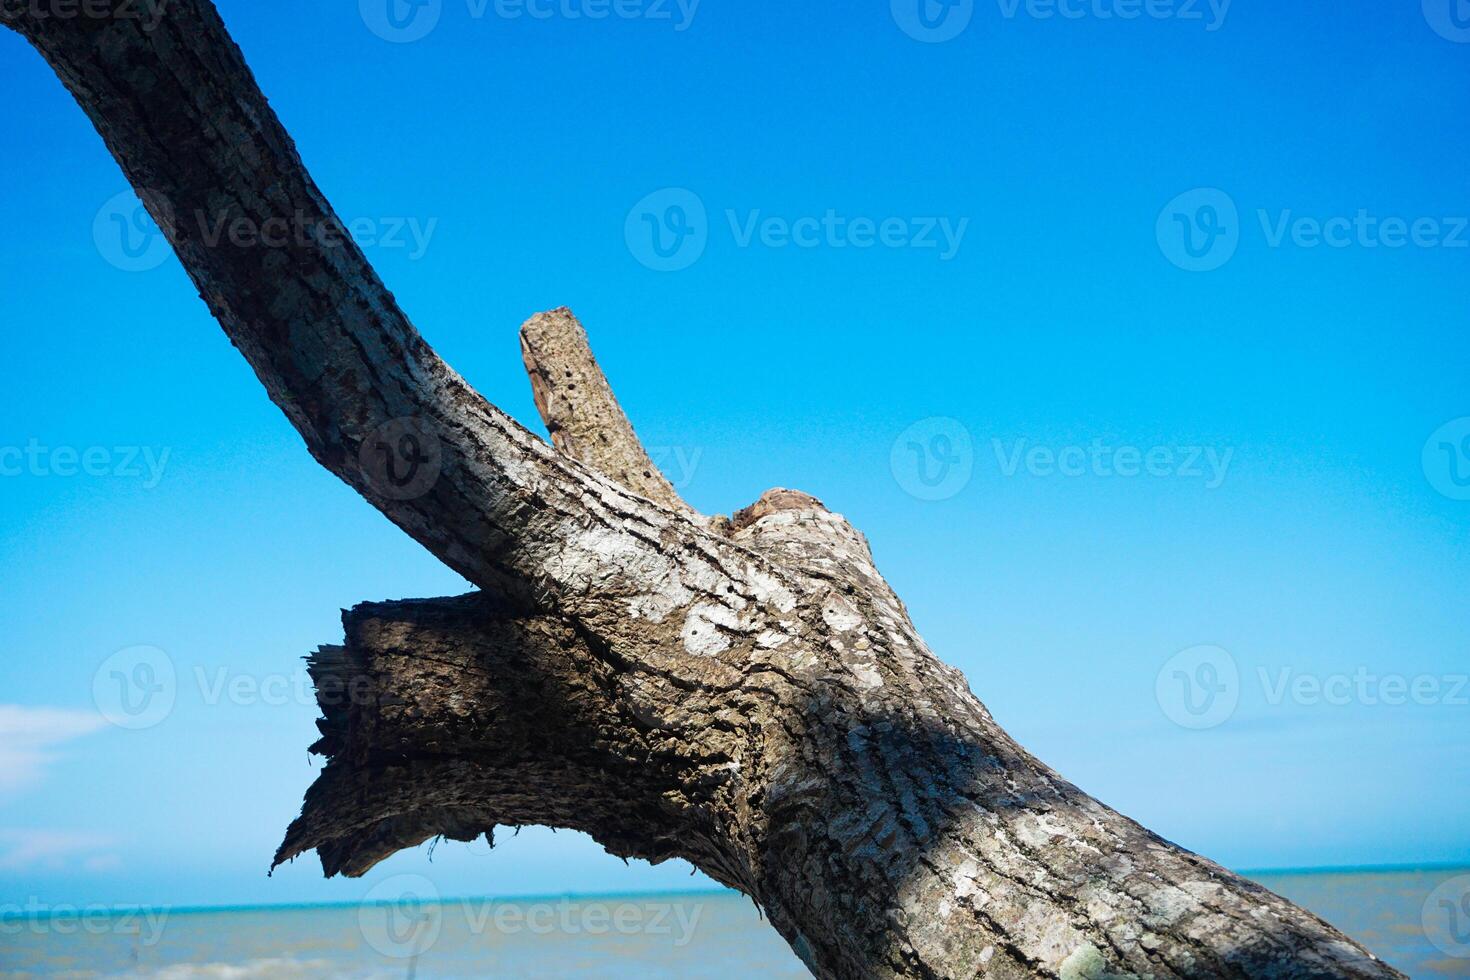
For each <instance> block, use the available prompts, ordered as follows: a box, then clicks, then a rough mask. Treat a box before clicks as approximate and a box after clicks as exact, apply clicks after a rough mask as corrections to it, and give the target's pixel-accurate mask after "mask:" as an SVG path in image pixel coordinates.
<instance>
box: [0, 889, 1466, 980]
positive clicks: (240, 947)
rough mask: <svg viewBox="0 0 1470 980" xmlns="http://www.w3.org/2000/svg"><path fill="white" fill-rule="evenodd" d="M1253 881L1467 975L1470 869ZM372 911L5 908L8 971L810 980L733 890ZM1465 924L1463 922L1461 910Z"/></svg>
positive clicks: (240, 977) (404, 904) (1414, 958)
mask: <svg viewBox="0 0 1470 980" xmlns="http://www.w3.org/2000/svg"><path fill="white" fill-rule="evenodd" d="M1251 877H1253V878H1255V879H1256V880H1258V881H1260V882H1261V883H1262V884H1264V885H1266V886H1267V887H1269V888H1271V889H1272V890H1274V891H1276V892H1278V893H1280V894H1282V895H1285V896H1287V897H1288V898H1290V899H1292V900H1293V901H1296V902H1298V903H1300V904H1302V905H1305V906H1306V907H1307V908H1310V909H1312V910H1313V911H1315V912H1317V913H1318V914H1319V915H1322V916H1323V917H1324V918H1326V919H1327V920H1328V921H1330V922H1332V923H1334V924H1335V925H1337V926H1338V927H1339V928H1341V929H1343V930H1344V931H1345V932H1347V933H1348V934H1350V935H1352V936H1353V937H1355V938H1357V939H1358V940H1360V941H1362V942H1363V943H1365V944H1366V945H1367V946H1368V947H1369V948H1370V949H1372V950H1374V951H1375V952H1376V953H1377V954H1378V955H1379V956H1381V957H1383V958H1384V959H1386V960H1387V961H1389V962H1390V963H1392V964H1394V965H1395V966H1397V967H1398V968H1399V969H1401V970H1403V971H1404V972H1406V973H1408V974H1409V975H1410V976H1412V977H1470V897H1467V896H1470V869H1460V870H1426V871H1405V870H1392V871H1372V870H1348V871H1313V872H1283V873H1256V874H1252V875H1251ZM394 891H395V890H394V889H393V888H389V889H387V890H386V891H384V893H383V894H384V895H385V896H391V897H390V898H385V900H384V901H381V902H378V903H374V904H368V905H363V906H340V905H336V906H306V907H271V908H241V909H192V910H191V909H166V908H157V909H141V910H119V909H103V908H75V909H73V908H52V909H49V910H38V909H31V910H24V909H22V910H20V911H17V910H16V907H15V906H13V905H12V906H6V905H4V904H3V903H0V910H3V911H4V914H3V915H0V976H3V977H7V978H9V977H31V976H38V977H39V976H46V977H54V976H62V977H147V978H162V980H192V978H219V980H254V978H262V980H263V978H282V980H290V978H297V977H346V978H379V977H382V978H397V977H403V978H423V980H438V978H451V977H487V976H488V977H518V978H519V977H606V978H619V980H621V978H662V977H669V978H674V977H679V978H683V977H804V976H807V975H808V974H807V973H806V971H805V970H804V969H803V968H802V966H801V964H800V963H799V962H798V961H797V960H796V958H795V957H794V956H793V955H792V954H791V952H790V950H789V949H788V948H787V947H786V944H785V943H784V942H783V941H782V940H781V938H780V937H779V936H777V935H776V933H775V931H774V930H772V929H771V928H770V927H769V925H768V924H766V923H765V922H763V921H762V919H761V917H760V914H759V912H757V910H756V909H755V907H754V906H753V905H752V904H751V902H750V901H749V900H748V899H746V898H743V897H741V896H738V895H734V894H731V893H727V892H713V893H689V894H669V895H628V896H617V897H580V898H570V897H568V898H555V897H552V898H539V899H513V900H508V899H498V900H492V899H455V900H448V901H437V902H434V903H417V902H414V901H412V900H411V899H408V900H403V899H402V896H405V895H411V894H412V892H413V889H412V887H411V884H409V885H407V886H405V887H402V888H400V889H398V890H397V893H396V894H394ZM1462 915H1463V916H1465V918H1463V919H1462V918H1461V916H1462Z"/></svg>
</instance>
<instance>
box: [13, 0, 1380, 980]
mask: <svg viewBox="0 0 1470 980" xmlns="http://www.w3.org/2000/svg"><path fill="white" fill-rule="evenodd" d="M83 9H84V10H85V9H86V8H85V5H84V7H83ZM0 21H3V22H4V23H5V24H7V25H8V26H11V27H13V28H15V29H17V30H18V31H20V32H21V33H22V34H23V35H24V36H26V37H27V38H28V39H29V40H30V41H31V42H32V44H33V45H34V46H35V47H36V48H37V49H38V50H39V51H40V52H41V54H42V56H43V57H45V59H46V60H47V61H48V62H49V63H50V64H51V66H52V67H53V68H54V69H55V70H56V72H57V74H58V75H59V76H60V78H61V80H62V81H63V83H64V84H65V85H66V86H67V87H68V89H70V91H71V92H72V94H73V95H74V96H75V97H76V99H77V101H78V102H79V103H80V104H81V106H82V108H83V109H84V110H85V111H86V112H87V114H88V116H89V117H90V118H91V119H92V121H93V123H94V124H95V125H96V127H97V129H98V131H99V132H100V133H101V135H102V137H103V139H104V140H105V141H106V143H107V146H108V148H109V149H110V150H111V151H112V153H113V155H114V157H116V159H117V160H118V162H119V163H120V164H121V166H122V168H123V171H124V173H126V175H127V176H128V179H129V180H130V181H131V182H132V184H133V186H134V187H135V188H137V189H138V191H139V194H140V196H141V197H142V198H143V200H144V202H145V204H146V205H147V206H148V208H149V210H150V212H151V213H152V214H153V216H154V218H155V219H156V220H157V221H158V222H159V224H160V226H161V227H162V228H163V229H164V231H165V233H166V234H167V235H168V237H169V240H170V242H171V243H172V244H173V247H174V249H175V252H176V253H177V254H178V256H179V259H180V261H181V262H182V263H183V265H184V268H185V269H186V270H187V271H188V273H189V275H190V276H191V277H192V279H193V281H194V283H195V285H196V286H197V287H198V289H199V292H200V295H201V296H202V297H203V298H204V300H205V301H206V302H207V303H208V304H209V307H210V309H211V310H212V312H213V313H214V314H215V316H216V317H217V318H218V319H219V321H220V323H221V325H222V326H223V327H224V329H225V331H226V332H227V333H228V335H229V336H230V338H231V340H232V341H233V342H234V343H235V345H236V346H237V347H238V348H239V349H240V351H241V352H242V353H243V354H244V355H245V357H246V358H247V359H248V360H249V361H250V363H251V365H252V366H253V367H254V369H255V371H256V373H257V375H258V376H259V378H260V380H261V382H262V383H263V384H264V386H265V388H266V390H267V391H268V392H269V394H270V396H271V398H272V399H273V400H274V401H275V402H276V404H277V405H279V406H280V407H281V409H282V410H283V411H284V412H285V413H286V415H287V416H288V417H289V418H290V420H291V422H292V423H293V424H294V425H295V426H296V428H297V429H298V430H299V431H300V432H301V435H302V437H303V438H304V439H305V441H306V446H307V449H308V450H309V451H310V452H311V453H312V455H313V456H314V457H315V458H316V459H317V460H318V461H319V462H320V463H321V464H322V465H323V466H325V467H327V468H328V469H329V470H331V471H332V472H334V473H336V474H337V475H338V476H340V477H341V478H342V479H343V480H345V481H346V482H347V483H348V484H350V485H351V486H352V487H353V488H355V489H356V490H357V491H358V492H359V493H361V494H362V495H363V496H364V497H365V498H367V499H368V500H369V501H370V502H371V503H373V505H374V506H376V507H378V508H379V509H380V510H381V511H382V512H383V513H384V514H386V515H387V516H388V517H389V518H390V519H391V520H393V521H394V522H395V523H397V524H398V525H399V526H400V527H402V528H403V529H404V530H405V531H407V532H408V533H409V534H411V535H413V537H414V538H415V539H417V540H418V541H419V542H421V543H422V544H423V545H424V546H425V547H426V548H427V549H428V550H429V551H431V552H432V553H433V554H435V555H436V556H438V557H439V558H440V559H441V560H443V561H444V562H445V563H446V564H448V565H449V566H451V567H452V568H454V569H456V570H457V571H459V572H460V573H462V574H463V575H465V576H466V577H467V578H469V579H470V580H471V581H472V582H474V583H475V584H476V585H477V586H479V587H480V588H481V589H483V590H484V592H483V593H479V594H475V595H471V596H465V597H460V598H456V599H432V600H425V601H413V602H401V603H388V604H378V605H367V606H360V607H358V608H357V609H355V610H353V611H352V612H350V613H348V614H347V616H346V617H345V626H346V640H345V643H344V644H343V645H341V646H329V647H323V648H322V649H321V650H319V651H318V652H317V654H316V655H315V656H314V657H313V658H312V660H311V669H312V673H313V677H314V678H315V680H316V681H317V684H318V697H319V700H320V702H321V706H322V712H323V716H324V717H323V720H322V721H321V722H320V726H321V730H322V738H321V740H320V741H319V742H317V743H316V745H315V746H314V747H313V748H314V749H315V750H316V751H318V752H320V753H322V754H324V755H325V756H327V758H328V764H327V766H326V767H325V769H324V770H323V772H322V774H321V776H320V778H319V779H318V780H317V781H316V783H315V784H314V785H313V786H312V787H311V789H310V790H309V791H308V793H307V797H306V802H305V805H304V807H303V810H302V814H301V816H300V818H298V819H297V820H296V821H295V822H294V823H293V824H292V826H291V828H290V829H289V831H288V832H287V835H286V839H285V842H284V843H283V844H282V847H281V850H280V852H279V853H278V854H277V857H276V860H277V862H278V863H279V862H280V861H283V860H287V859H290V858H292V857H295V856H296V855H298V854H300V853H303V852H304V851H306V850H308V849H313V848H314V849H315V850H316V851H317V853H318V855H319V856H320V858H321V861H322V864H323V867H324V869H325V871H326V872H327V873H328V874H336V873H344V874H348V875H360V874H363V873H364V872H366V871H367V870H368V869H369V868H371V867H372V866H373V865H374V864H376V863H377V862H378V861H381V860H382V859H383V858H385V857H387V856H389V855H390V854H392V853H394V852H395V851H397V850H399V849H401V848H404V847H410V846H413V845H416V844H418V843H420V842H422V841H424V840H427V839H429V838H431V837H433V836H436V835H445V836H449V837H452V838H455V839H461V840H465V839H472V838H474V837H475V836H477V835H479V834H482V833H483V834H486V835H487V836H488V835H489V834H491V832H492V831H493V830H494V828H495V827H496V826H498V825H509V826H520V825H523V824H545V825H549V826H553V827H569V828H575V829H578V830H583V831H586V832H587V833H589V834H591V835H592V836H593V837H595V838H596V839H597V840H598V841H600V842H601V843H602V844H603V845H604V846H605V847H606V848H607V849H608V850H609V851H611V852H612V853H614V854H618V855H622V856H624V857H639V858H645V859H647V860H650V861H662V860H666V859H668V858H671V857H682V858H685V859H687V860H689V861H691V862H693V863H694V864H695V865H696V866H697V867H699V868H700V869H702V870H704V871H705V872H707V873H708V874H709V875H710V876H712V877H713V878H715V879H716V880H718V881H720V882H723V883H725V884H727V885H729V886H731V887H734V888H738V889H740V890H741V891H743V892H745V893H746V894H748V895H750V896H751V897H752V898H754V899H755V900H756V901H757V902H758V903H759V904H760V905H761V907H762V908H764V909H765V910H766V912H767V914H768V915H769V917H770V920H771V922H772V924H773V925H774V926H775V927H776V928H777V929H778V930H779V931H780V932H781V934H782V935H783V936H784V937H785V938H786V939H787V940H788V941H789V942H790V943H791V946H792V948H793V949H794V950H795V951H796V953H797V954H798V955H799V956H800V957H801V958H802V959H803V960H804V961H805V962H806V964H807V965H808V966H809V967H810V968H811V970H812V972H813V973H814V974H816V975H817V976H820V977H973V976H980V975H984V976H994V977H1030V976H1041V977H1061V978H1090V980H1102V978H1107V977H1157V978H1167V977H1270V978H1296V977H1303V978H1304V977H1391V976H1398V975H1399V974H1397V973H1396V972H1395V971H1393V970H1391V969H1390V968H1388V967H1387V966H1385V965H1384V964H1382V963H1380V962H1379V961H1378V960H1377V959H1376V958H1374V957H1373V956H1372V955H1371V954H1370V953H1368V952H1367V951H1366V950H1364V949H1363V948H1361V947H1360V946H1358V945H1357V944H1355V943H1353V942H1352V941H1350V940H1348V939H1347V938H1346V937H1344V936H1343V935H1341V934H1340V933H1338V932H1337V931H1336V930H1334V929H1333V928H1332V927H1330V926H1328V925H1327V924H1326V923H1324V922H1322V921H1321V920H1319V919H1317V918H1316V917H1315V916H1313V915H1311V914H1310V913H1308V912H1305V911H1303V910H1302V909H1299V908H1297V907H1295V906H1293V905H1291V904H1290V903H1288V902H1286V901H1285V900H1283V899H1281V898H1279V897H1277V896H1275V895H1273V894H1271V893H1270V892H1268V891H1266V890H1265V889H1263V888H1261V887H1259V886H1257V885H1254V884H1252V883H1250V882H1248V881H1245V880H1244V879H1242V878H1240V877H1238V876H1236V875H1233V874H1231V873H1230V872H1228V871H1225V870H1224V869H1222V868H1220V867H1218V866H1216V865H1214V864H1212V863H1210V862H1209V861H1206V860H1204V859H1203V858H1200V857H1198V856H1196V855H1194V854H1191V853H1189V852H1187V851H1184V850H1182V849H1180V848H1178V847H1175V846H1174V845H1172V844H1170V843H1168V842H1167V841H1164V840H1162V839H1160V838H1158V837H1156V836H1155V835H1153V834H1151V833H1149V832H1148V831H1146V830H1144V829H1143V828H1142V827H1140V826H1138V825H1137V824H1135V823H1133V822H1132V821H1130V820H1128V819H1127V818H1125V817H1123V816H1120V815H1119V814H1117V813H1115V812H1113V811H1112V810H1109V809H1108V808H1106V807H1105V806H1103V805H1102V804H1100V803H1098V802H1096V801H1095V800H1093V799H1091V798H1090V797H1088V796H1087V795H1086V794H1084V793H1082V792H1081V791H1080V790H1078V789H1077V788H1076V787H1074V786H1072V785H1071V784H1069V783H1067V782H1066V781H1065V780H1063V779H1061V778H1060V777H1059V776H1057V774H1055V773H1054V772H1052V771H1051V770H1049V769H1047V768H1046V767H1045V766H1043V765H1042V764H1041V763H1039V762H1037V761H1036V760H1035V759H1033V758H1032V757H1031V756H1030V755H1029V754H1027V753H1026V752H1025V750H1023V749H1022V748H1020V747H1019V746H1018V745H1017V744H1016V743H1015V742H1014V741H1012V740H1011V739H1010V738H1009V737H1008V736H1007V735H1006V734H1005V733H1004V732H1003V731H1001V730H1000V728H999V727H998V726H997V725H996V724H995V722H994V721H993V720H992V719H991V717H990V715H989V714H988V713H987V712H986V710H985V708H984V707H983V706H982V705H981V704H980V703H979V701H977V700H976V699H975V697H974V696H973V695H972V694H971V693H970V691H969V688H968V687H967V685H966V683H965V680H964V678H963V677H962V676H961V675H960V674H959V672H957V671H955V670H953V669H952V668H949V667H947V666H945V665H944V664H942V663H940V662H939V661H938V660H937V659H936V658H935V657H934V656H933V655H932V654H931V653H930V652H929V650H928V648H927V647H926V646H925V645H924V642H923V640H922V639H920V637H919V636H918V634H917V632H916V631H915V630H914V627H913V624H912V623H910V621H909V618H908V615H907V613H906V611H905V610H904V607H903V605H902V603H901V602H900V601H899V600H898V598H897V597H896V596H894V594H893V593H892V591H891V590H890V589H889V588H888V586H887V584H886V583H885V582H884V581H883V579H882V577H881V576H880V575H879V574H878V572H877V570H876V569H875V568H874V566H873V561H872V556H871V554H870V553H869V551H868V547H867V544H866V542H865V541H864V540H863V538H862V536H861V535H860V534H858V533H857V532H856V531H855V530H853V528H852V527H851V526H849V525H848V524H847V522H846V521H845V520H843V519H842V518H841V517H839V516H837V515H835V514H832V513H830V512H829V511H827V509H826V508H824V507H823V506H822V505H821V503H819V502H818V501H817V500H815V499H814V498H812V497H809V496H807V495H805V494H802V493H799V492H796V491H791V490H773V491H770V492H768V493H766V494H765V495H764V496H762V498H761V499H760V500H759V501H757V502H756V503H755V504H753V505H752V506H750V507H748V508H746V509H745V510H743V511H740V512H739V513H737V514H736V515H735V517H734V519H733V520H726V519H724V518H714V519H708V518H705V517H702V516H700V515H698V514H696V513H695V512H694V511H693V509H692V508H690V507H689V506H688V505H687V504H685V503H684V502H683V501H681V500H679V499H678V496H677V495H676V494H675V493H674V491H673V488H672V487H670V486H669V484H668V482H667V481H666V480H664V479H663V477H662V476H661V475H660V474H659V473H658V470H657V469H656V468H655V467H654V466H653V464H652V463H651V462H650V461H649V459H648V457H647V454H646V453H645V452H644V450H643V449H642V447H641V446H640V445H639V444H638V441H637V439H636V437H635V436H634V434H633V430H632V428H631V426H629V425H628V422H627V419H626V418H625V417H624V415H623V413H622V411H621V410H620V409H619V408H618V405H617V401H616V399H615V398H614V397H613V395H612V391H611V389H610V387H609V386H608V384H607V382H606V380H605V379H604V378H603V376H602V373H601V371H600V370H599V369H598V367H597V364H596V361H595V360H594V359H593V357H592V354H591V351H590V349H589V348H588V346H587V343H586V337H585V334H584V333H583V332H582V328H581V326H580V325H579V324H578V323H577V322H576V320H575V319H574V318H573V317H572V316H571V314H570V313H569V312H568V311H565V310H557V311H553V312H552V313H548V314H542V315H540V316H538V317H535V318H533V319H532V320H531V321H529V322H528V323H527V324H526V325H525V326H524V327H523V328H522V334H521V336H522V353H523V357H524V358H525V361H526V365H527V368H528V370H529V371H530V374H531V378H532V384H533V389H534V391H535V394H536V403H537V406H538V408H539V409H540V411H541V413H542V415H543V418H544V419H545V421H546V424H547V426H548V428H549V430H550V431H551V434H552V438H553V441H554V443H555V448H553V447H551V446H548V445H546V444H545V443H544V442H542V441H541V440H539V439H537V438H536V437H535V436H533V435H531V434H530V433H529V432H527V431H525V430H524V429H522V428H521V427H520V426H519V425H517V424H516V423H515V422H514V421H512V420H511V419H510V418H509V417H507V416H506V415H505V414H504V413H502V412H500V411H499V410H498V409H496V408H495V407H494V406H493V405H491V404H489V403H488V402H486V401H485V400H484V399H483V398H482V397H481V396H480V395H478V394H477V393H476V392H475V391H473V390H472V389H471V388H470V387H469V386H468V385H467V384H465V382H464V381H463V380H462V379H460V378H459V376H458V375H456V374H455V373H454V372H453V371H452V370H451V369H450V368H449V367H448V366H447V365H445V364H444V363H443V362H442V361H441V360H440V359H439V358H438V357H437V355H435V353H434V352H433V351H432V350H431V349H430V348H429V346H428V345H427V344H426V343H425V342H424V341H423V339H422V338H421V337H419V335H418V334H417V333H416V332H415V331H414V329H413V327H412V326H411V325H410V324H409V322H408V320H407V319H406V318H405V317H404V315H403V313H402V311H400V310H399V308H398V306H397V304H396V302H395V301H394V299H393V297H392V295H391V294H390V293H389V292H388V291H387V290H386V289H385V288H384V286H383V284H382V283H381V282H380V281H379V279H378V277H377V276H376V274H375V273H374V272H373V270H372V268H371V267H370V266H369V265H368V263H367V261H366V259H365V258H364V257H363V255H362V253H361V251H360V250H359V249H358V248H357V246H356V245H355V244H353V243H352V242H351V241H350V240H349V239H346V238H345V236H334V235H331V234H326V232H332V231H333V230H340V228H341V226H340V223H338V222H337V219H336V217H335V215H334V214H333V213H332V211H331V208H330V206H329V205H328V204H327V202H326V200H325V199H324V197H323V196H322V194H321V193H320V191H318V190H317V188H316V186H315V185H314V184H313V183H312V181H311V178H310V177H309V175H308V174H307V173H306V170H305V169H304V167H303V166H302V164H301V161H300V159H299V158H298V156H297V154H296V151H295V148H294V146H293V144H292V143H291V140H290V138H289V137H288V136H287V134H286V133H285V131H284V130H283V129H282V127H281V125H280V123H279V121H278V120H277V119H276V116H275V114H274V113H273V112H272V111H271V109H270V107H269V105H268V104H267V103H266V100H265V98H264V96H263V95H262V94H261V93H260V91H259V89H258V88H257V86H256V84H255V81H254V79H253V78H252V76H251V74H250V72H249V69H248V68H247V67H246V65H245V63H244V60H243V58H242V56H241V54H240V52H239V50H238V49H237V48H236V47H235V45H234V43H233V42H232V41H231V40H230V38H229V36H228V34H227V33H226V31H225V29H224V26H223V24H222V23H221V22H220V19H219V17H218V15H217V13H216V12H215V10H214V8H213V6H212V5H211V4H210V3H209V2H208V0H171V2H170V3H169V4H168V5H167V6H166V8H165V11H164V14H163V16H162V18H161V20H160V21H159V22H158V24H157V25H156V27H151V29H150V25H148V24H145V23H143V22H141V21H138V20H134V19H130V18H127V17H124V16H117V17H108V18H93V17H89V16H86V15H85V14H84V15H82V16H77V17H72V18H68V19H61V18H57V17H46V16H42V15H41V14H40V13H38V10H37V7H36V5H34V4H31V3H29V2H28V0H0ZM282 223H284V224H285V225H286V226H287V227H291V228H296V227H301V228H306V229H311V230H313V231H314V232H315V233H314V234H307V235H286V236H272V239H271V240H270V241H269V242H267V241H266V240H265V239H264V237H261V236H254V237H252V236H232V235H229V234H226V235H224V236H223V237H220V236H219V235H218V234H212V233H211V231H212V230H214V231H216V232H217V230H218V229H220V228H239V227H244V228H249V229H254V230H255V231H257V232H259V231H261V230H264V229H271V228H273V227H274V228H279V227H281V225H282Z"/></svg>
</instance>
